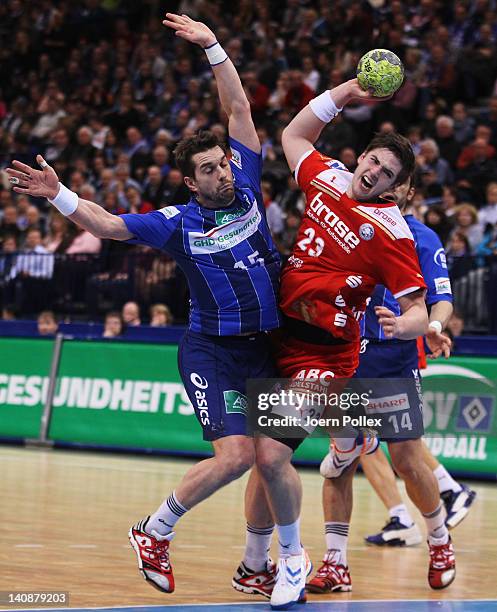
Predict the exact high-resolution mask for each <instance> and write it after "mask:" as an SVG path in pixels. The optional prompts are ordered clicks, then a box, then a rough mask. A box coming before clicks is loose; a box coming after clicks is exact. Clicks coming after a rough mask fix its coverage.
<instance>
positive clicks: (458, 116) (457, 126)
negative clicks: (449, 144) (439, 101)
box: [452, 102, 475, 145]
mask: <svg viewBox="0 0 497 612" xmlns="http://www.w3.org/2000/svg"><path fill="white" fill-rule="evenodd" d="M452 119H454V138H455V139H456V141H457V142H458V143H459V144H460V145H466V144H467V143H468V142H470V141H471V140H473V138H474V133H475V120H474V119H473V117H470V116H469V115H468V111H467V109H466V105H465V104H464V103H463V102H456V103H455V104H454V105H453V107H452Z"/></svg>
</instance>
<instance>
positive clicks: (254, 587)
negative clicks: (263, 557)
mask: <svg viewBox="0 0 497 612" xmlns="http://www.w3.org/2000/svg"><path fill="white" fill-rule="evenodd" d="M275 578H276V565H275V563H274V562H273V560H272V559H268V560H267V561H266V565H265V567H264V569H262V570H260V571H258V572H254V570H252V569H250V568H249V567H247V566H246V565H245V563H244V562H243V561H242V562H241V563H240V565H239V566H238V568H237V570H236V572H235V575H234V576H233V579H232V581H231V585H232V586H233V588H234V589H236V590H237V591H240V592H242V593H247V595H263V596H264V597H267V598H268V599H269V598H270V597H271V593H272V592H273V588H274V582H275Z"/></svg>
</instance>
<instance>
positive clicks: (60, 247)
mask: <svg viewBox="0 0 497 612" xmlns="http://www.w3.org/2000/svg"><path fill="white" fill-rule="evenodd" d="M75 236H76V226H75V224H74V223H69V221H68V220H67V218H66V217H64V215H61V214H60V213H59V211H58V210H57V209H55V208H52V210H51V211H50V215H49V218H48V232H47V235H46V237H45V239H44V240H43V246H44V247H45V248H46V249H47V251H48V252H49V253H65V251H66V248H67V247H68V246H69V245H70V244H71V242H72V241H73V240H74V238H75Z"/></svg>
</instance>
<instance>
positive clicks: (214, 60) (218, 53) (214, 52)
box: [204, 40, 228, 66]
mask: <svg viewBox="0 0 497 612" xmlns="http://www.w3.org/2000/svg"><path fill="white" fill-rule="evenodd" d="M204 51H205V54H206V55H207V59H208V60H209V64H210V65H211V66H217V65H218V64H222V63H223V62H224V61H225V60H227V59H228V54H227V53H226V51H225V50H224V49H223V48H222V47H221V45H220V44H219V43H218V42H217V40H216V42H215V43H214V44H213V45H211V46H210V47H205V48H204Z"/></svg>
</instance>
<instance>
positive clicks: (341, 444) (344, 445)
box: [333, 438, 357, 455]
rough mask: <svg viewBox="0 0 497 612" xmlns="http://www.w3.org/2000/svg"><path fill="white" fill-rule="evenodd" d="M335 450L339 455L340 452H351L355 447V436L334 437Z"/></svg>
mask: <svg viewBox="0 0 497 612" xmlns="http://www.w3.org/2000/svg"><path fill="white" fill-rule="evenodd" d="M333 442H334V445H335V452H336V453H338V454H339V455H340V454H342V453H347V454H349V453H351V452H353V451H354V450H355V449H356V448H357V439H356V438H334V439H333Z"/></svg>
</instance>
